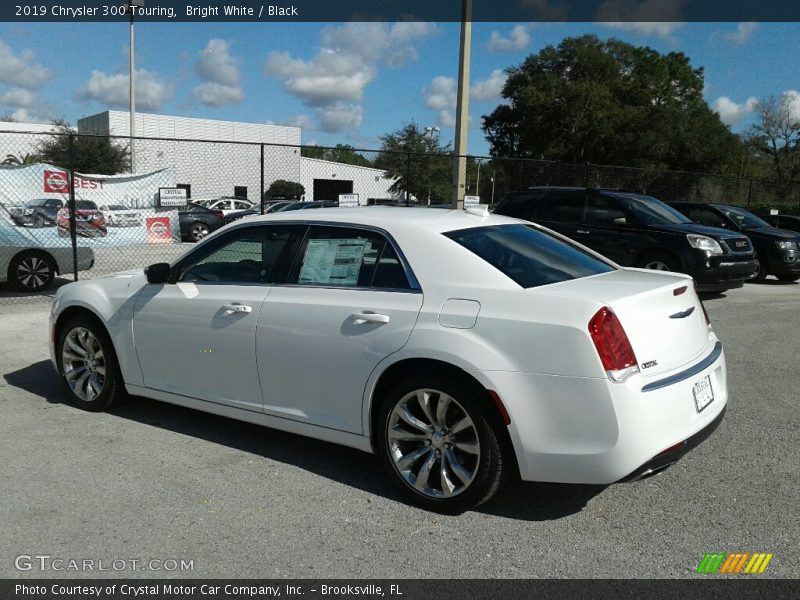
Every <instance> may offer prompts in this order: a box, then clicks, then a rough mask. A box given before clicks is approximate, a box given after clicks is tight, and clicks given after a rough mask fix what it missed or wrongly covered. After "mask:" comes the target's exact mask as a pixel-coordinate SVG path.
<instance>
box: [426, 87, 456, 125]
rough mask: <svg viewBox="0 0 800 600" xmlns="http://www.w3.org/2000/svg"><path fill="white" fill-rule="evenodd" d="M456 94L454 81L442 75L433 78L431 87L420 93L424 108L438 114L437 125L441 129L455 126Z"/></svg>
mask: <svg viewBox="0 0 800 600" xmlns="http://www.w3.org/2000/svg"><path fill="white" fill-rule="evenodd" d="M457 94H458V85H457V84H456V80H455V79H453V78H452V77H445V76H444V75H439V76H438V77H434V78H433V80H432V81H431V85H430V86H429V87H427V88H425V89H424V90H423V91H422V97H423V98H424V100H425V106H427V107H428V108H430V109H431V110H435V111H437V112H438V124H439V125H440V126H441V127H453V126H454V125H455V122H456V115H455V108H456V100H457V98H456V96H457Z"/></svg>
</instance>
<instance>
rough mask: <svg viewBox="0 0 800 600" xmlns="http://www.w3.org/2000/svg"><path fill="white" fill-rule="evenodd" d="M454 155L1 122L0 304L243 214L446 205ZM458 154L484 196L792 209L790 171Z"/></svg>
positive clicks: (175, 247)
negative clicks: (529, 193)
mask: <svg viewBox="0 0 800 600" xmlns="http://www.w3.org/2000/svg"><path fill="white" fill-rule="evenodd" d="M456 158H457V157H453V156H451V155H442V154H419V153H413V152H383V151H376V150H357V149H353V148H349V147H341V146H340V147H336V148H324V147H319V146H306V147H304V146H299V145H289V144H273V143H251V142H230V141H214V140H189V139H177V138H154V137H142V138H136V139H134V140H131V138H128V137H115V136H102V135H84V134H77V133H67V132H55V133H53V132H50V133H21V132H3V131H0V305H8V304H12V303H17V302H32V301H49V299H50V298H51V297H52V295H53V293H54V290H55V289H56V288H57V287H58V286H59V285H63V284H64V283H67V282H69V281H73V280H76V279H84V278H92V277H98V276H102V275H106V274H109V273H114V272H118V271H125V270H129V269H141V268H143V267H145V266H147V265H149V264H153V263H156V262H170V261H172V260H174V259H175V258H177V257H178V256H179V255H180V254H182V253H183V252H184V251H185V250H186V249H187V248H188V247H190V246H191V244H193V243H195V242H196V241H198V240H200V239H202V238H203V237H205V236H206V235H208V234H210V233H212V232H213V231H215V230H217V229H219V228H221V227H223V226H225V225H226V224H227V223H229V222H231V221H234V220H237V219H239V218H244V217H246V216H248V215H253V214H263V213H266V212H271V211H273V210H287V209H290V210H291V209H299V208H300V207H303V208H307V207H310V206H319V205H321V204H322V203H323V202H324V203H328V204H332V205H336V204H337V203H338V202H339V201H340V200H342V201H345V200H346V201H347V202H348V203H350V204H353V203H355V202H357V203H358V204H361V205H374V204H391V205H398V206H432V207H435V206H442V205H449V204H450V203H451V194H452V170H453V161H454V160H455V159H456ZM462 168H463V169H464V175H465V178H466V187H465V189H464V194H466V195H470V196H479V197H480V201H481V202H482V203H484V204H490V205H493V204H496V203H497V202H498V201H499V200H500V199H501V198H502V197H503V195H504V194H506V193H507V192H511V191H517V190H520V189H525V188H528V187H531V186H581V187H599V188H613V189H621V190H626V191H635V192H640V193H646V194H649V195H652V196H655V197H657V198H661V199H663V200H667V201H679V200H703V201H708V202H725V203H730V204H736V205H739V206H743V207H747V208H749V209H751V210H753V211H755V212H761V211H767V210H769V209H778V210H780V212H781V213H790V214H797V213H800V184H795V185H783V184H780V183H777V182H770V181H756V180H750V179H739V178H735V177H725V176H719V175H710V174H702V173H685V172H677V171H659V170H647V169H635V168H628V167H615V166H604V165H593V164H567V163H559V162H553V161H544V160H527V159H514V158H491V157H474V156H468V157H465V159H464V160H463V161H462ZM165 190H168V191H170V192H173V191H176V190H183V191H182V192H179V194H180V195H185V197H186V199H187V200H188V203H187V204H186V205H185V206H180V207H178V206H174V205H173V206H166V205H165V204H166V203H165V202H163V201H162V197H163V196H164V191H165ZM312 201H313V202H315V203H316V204H307V203H309V202H312ZM300 202H303V203H304V204H299V203H300Z"/></svg>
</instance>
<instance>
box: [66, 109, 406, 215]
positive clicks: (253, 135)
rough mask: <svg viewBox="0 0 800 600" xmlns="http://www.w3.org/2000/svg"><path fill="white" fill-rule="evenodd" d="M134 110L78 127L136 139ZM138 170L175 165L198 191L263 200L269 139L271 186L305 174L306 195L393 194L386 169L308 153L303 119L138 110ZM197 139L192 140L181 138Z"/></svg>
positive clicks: (182, 181) (181, 179)
mask: <svg viewBox="0 0 800 600" xmlns="http://www.w3.org/2000/svg"><path fill="white" fill-rule="evenodd" d="M129 132H130V116H129V113H128V112H126V111H105V112H102V113H98V114H96V115H92V116H89V117H85V118H82V119H79V120H78V133H84V134H92V135H103V136H112V137H114V136H118V137H119V138H120V139H119V142H120V143H123V144H128V143H130V142H129V140H128V139H127V138H128V135H129ZM136 135H137V138H139V137H141V138H147V139H137V140H136V141H135V146H134V150H135V153H134V154H135V165H134V166H135V171H136V172H137V173H148V172H151V171H156V170H158V169H163V168H165V167H172V168H173V169H174V170H175V176H176V183H177V184H178V185H179V186H181V187H186V188H187V189H188V190H189V195H190V196H191V197H192V198H195V199H198V198H212V197H217V196H242V197H247V198H249V199H250V200H251V201H253V202H257V201H258V200H259V194H260V190H261V181H262V163H261V144H265V146H264V161H263V181H264V190H267V189H268V188H269V186H270V184H271V183H272V182H273V181H275V180H278V179H285V180H288V181H295V182H299V183H301V184H302V185H303V187H304V188H305V190H306V196H305V199H306V200H314V199H318V200H330V199H334V200H335V199H336V198H337V197H338V194H340V193H355V194H358V195H359V197H360V199H361V201H362V202H365V201H366V199H368V198H381V199H384V198H389V197H391V193H390V192H389V187H390V186H391V185H392V183H393V180H392V179H390V178H387V177H386V173H385V172H384V171H382V170H379V169H370V168H365V167H355V166H353V165H346V164H342V163H335V162H330V161H325V160H318V159H310V158H304V157H301V155H300V143H301V142H300V135H301V131H300V128H298V127H286V126H282V125H265V124H259V123H240V122H234V121H218V120H212V119H195V118H190V117H176V116H169V115H154V114H147V113H137V114H136ZM180 140H192V141H188V142H187V141H180Z"/></svg>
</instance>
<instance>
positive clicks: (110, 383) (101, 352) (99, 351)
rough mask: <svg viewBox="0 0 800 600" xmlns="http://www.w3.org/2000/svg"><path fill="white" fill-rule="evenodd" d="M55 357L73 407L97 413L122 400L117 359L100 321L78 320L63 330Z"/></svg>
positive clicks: (86, 318)
mask: <svg viewBox="0 0 800 600" xmlns="http://www.w3.org/2000/svg"><path fill="white" fill-rule="evenodd" d="M56 356H57V360H58V370H59V372H60V373H61V377H62V383H63V384H64V388H65V390H66V392H67V394H68V396H69V400H70V403H71V404H73V405H75V406H77V407H78V408H82V409H84V410H88V411H91V412H98V411H101V410H106V409H108V408H110V407H111V406H113V405H114V404H116V403H117V402H119V401H120V400H121V399H122V398H123V396H124V393H125V392H124V385H123V383H122V376H121V374H120V371H119V365H118V363H117V355H116V353H115V352H114V347H113V345H112V344H111V339H110V338H109V337H108V334H107V333H106V331H105V329H104V328H103V326H102V325H100V323H99V322H98V321H97V319H95V318H91V317H88V316H79V317H76V318H74V319H71V320H70V321H69V322H67V323H66V324H65V325H64V326H63V327H61V329H60V331H59V334H58V341H57V345H56Z"/></svg>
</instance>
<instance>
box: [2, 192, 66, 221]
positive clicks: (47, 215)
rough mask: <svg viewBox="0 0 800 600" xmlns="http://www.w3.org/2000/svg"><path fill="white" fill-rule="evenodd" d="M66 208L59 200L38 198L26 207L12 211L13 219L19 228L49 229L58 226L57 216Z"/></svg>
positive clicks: (15, 208)
mask: <svg viewBox="0 0 800 600" xmlns="http://www.w3.org/2000/svg"><path fill="white" fill-rule="evenodd" d="M63 206H64V203H63V202H62V201H61V200H58V199H57V198H37V199H36V200H31V201H30V202H28V203H26V204H25V205H24V206H19V207H13V208H11V209H10V211H9V212H10V214H11V218H12V219H13V220H14V223H16V224H17V225H19V226H23V227H24V226H28V227H48V226H52V225H55V224H56V215H57V214H58V211H59V210H61V208H62V207H63Z"/></svg>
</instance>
